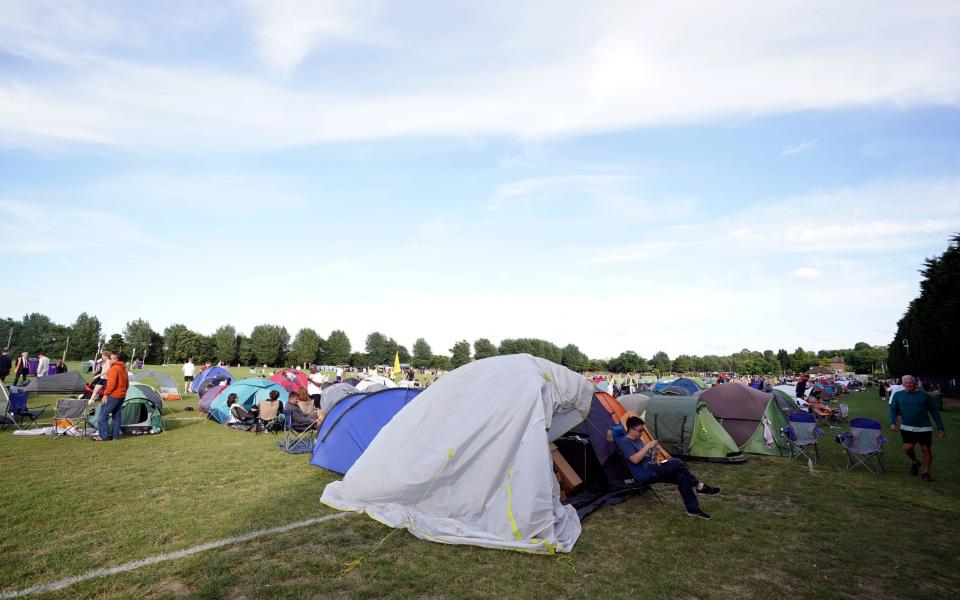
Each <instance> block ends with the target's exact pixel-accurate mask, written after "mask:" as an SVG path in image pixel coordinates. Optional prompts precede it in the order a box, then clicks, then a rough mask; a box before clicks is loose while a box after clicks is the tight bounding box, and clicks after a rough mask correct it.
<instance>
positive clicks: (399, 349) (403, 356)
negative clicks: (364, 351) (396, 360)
mask: <svg viewBox="0 0 960 600" xmlns="http://www.w3.org/2000/svg"><path fill="white" fill-rule="evenodd" d="M393 350H394V352H396V353H397V354H398V355H399V357H400V362H401V363H403V364H405V365H409V364H410V359H411V358H412V357H411V356H410V351H409V350H407V347H406V346H401V345H400V344H397V343H396V342H394V347H393ZM390 364H391V365H393V359H392V358H391V359H390Z"/></svg>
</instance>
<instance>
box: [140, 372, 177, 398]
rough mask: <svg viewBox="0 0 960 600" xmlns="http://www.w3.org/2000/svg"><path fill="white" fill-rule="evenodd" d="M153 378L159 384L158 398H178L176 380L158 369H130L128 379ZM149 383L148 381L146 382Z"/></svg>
mask: <svg viewBox="0 0 960 600" xmlns="http://www.w3.org/2000/svg"><path fill="white" fill-rule="evenodd" d="M145 379H153V380H154V381H156V382H157V383H158V384H159V385H158V386H157V389H158V390H159V392H160V398H161V399H163V400H180V389H179V388H178V387H177V384H176V382H175V381H174V380H173V378H172V377H170V376H169V375H165V374H163V373H160V372H159V371H132V372H130V381H144V380H145ZM146 383H148V385H149V382H146Z"/></svg>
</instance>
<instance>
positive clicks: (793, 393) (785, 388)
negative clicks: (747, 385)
mask: <svg viewBox="0 0 960 600" xmlns="http://www.w3.org/2000/svg"><path fill="white" fill-rule="evenodd" d="M773 389H775V390H780V391H781V392H785V393H786V394H788V395H789V396H790V397H791V398H793V399H794V401H795V402H796V403H797V406H798V407H800V408H801V409H804V410H806V408H807V405H808V403H807V401H806V400H805V399H803V398H797V388H796V386H793V385H775V386H773Z"/></svg>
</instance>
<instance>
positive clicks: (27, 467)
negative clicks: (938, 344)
mask: <svg viewBox="0 0 960 600" xmlns="http://www.w3.org/2000/svg"><path fill="white" fill-rule="evenodd" d="M164 370H165V371H166V372H169V373H172V374H176V373H178V372H179V367H167V368H165V369H164ZM236 371H237V373H236V374H238V375H240V376H243V377H246V376H249V373H248V372H247V371H246V370H245V369H243V370H236ZM848 398H849V400H848V402H849V404H850V406H851V410H852V413H853V415H854V416H872V417H875V418H881V420H885V419H883V417H882V415H883V414H884V411H885V408H886V404H885V403H883V402H882V401H881V400H880V399H879V398H878V397H877V395H876V393H875V392H873V391H872V390H871V391H866V392H862V393H859V394H852V395H850V396H849V397H848ZM195 405H196V396H193V395H190V396H188V399H187V400H184V401H181V402H178V403H168V407H169V408H170V409H171V414H168V415H167V419H166V426H167V431H166V432H165V433H163V434H161V435H156V436H145V437H128V438H124V439H123V440H121V441H120V442H119V443H110V444H96V443H92V442H89V441H87V440H77V439H57V440H53V439H49V438H26V437H14V436H12V435H10V430H9V429H8V430H7V431H5V432H3V433H2V434H0V465H2V468H0V518H2V519H0V522H2V523H3V524H4V529H3V534H2V537H0V557H2V559H3V565H4V568H3V569H0V592H6V591H12V590H16V589H21V588H24V587H27V586H29V585H32V584H36V583H41V582H46V581H51V580H55V579H60V578H63V577H67V576H71V575H79V574H81V573H84V572H85V571H88V570H90V569H95V568H99V567H104V566H113V565H119V564H122V563H125V562H128V561H131V560H136V559H140V558H144V557H148V556H152V555H155V554H158V553H162V552H169V551H174V550H180V549H184V548H188V547H191V546H194V545H197V544H201V543H204V542H208V541H212V540H215V539H219V538H222V537H226V536H231V535H238V534H243V533H246V532H249V531H251V530H255V529H261V528H266V527H272V526H277V525H281V524H285V523H289V522H294V521H299V520H302V519H306V518H310V517H315V516H320V515H324V514H332V512H333V511H331V510H330V509H328V508H326V507H324V506H323V505H321V504H320V503H319V497H320V493H321V491H322V490H323V486H324V485H325V484H326V483H327V482H329V481H331V480H333V479H334V478H335V477H336V475H334V474H332V473H329V472H326V471H324V470H321V469H317V468H314V467H311V466H309V465H308V464H307V462H308V456H306V455H300V456H290V455H287V454H284V453H282V452H280V451H279V450H278V449H277V448H276V438H274V437H272V436H270V435H260V436H255V435H253V434H247V433H242V432H237V431H233V430H229V429H226V428H224V427H221V426H219V425H216V424H214V423H212V422H208V421H204V420H202V419H198V418H197V417H198V415H197V413H196V412H191V411H184V410H183V408H184V407H186V406H195ZM944 417H945V420H946V422H947V431H948V437H947V438H946V439H944V440H939V439H938V440H936V441H935V443H934V453H935V463H934V470H933V474H934V476H935V477H936V478H937V481H936V482H935V483H933V484H923V483H921V482H920V481H919V480H918V479H917V478H915V477H909V476H908V475H907V466H908V465H907V461H906V459H905V457H903V455H902V452H901V451H900V450H899V444H898V443H896V442H894V443H890V444H888V449H887V464H888V472H887V473H885V474H884V475H882V476H879V477H878V476H875V475H871V474H869V473H867V472H865V471H861V472H849V473H848V472H846V471H845V469H844V467H843V459H842V457H841V454H840V451H839V447H838V446H837V445H836V444H835V443H834V442H833V440H832V437H831V436H829V435H828V436H824V437H823V438H821V439H822V455H823V457H824V460H823V462H822V464H821V465H819V466H818V467H817V468H816V470H815V471H814V473H812V474H810V473H808V472H807V468H806V464H805V463H801V462H799V461H794V462H790V461H788V460H787V459H778V458H762V457H751V458H750V460H749V461H748V463H747V464H745V465H740V466H728V465H716V464H707V463H691V465H692V468H693V470H694V472H696V473H698V474H699V475H700V476H701V478H702V479H704V480H705V481H707V482H709V483H714V484H716V485H720V486H721V487H722V488H723V493H722V494H721V495H720V496H717V497H711V498H706V499H704V501H703V505H704V508H705V509H706V510H707V511H708V512H710V513H711V514H713V515H714V520H713V521H710V522H704V521H700V520H693V519H690V518H688V517H686V516H685V515H684V514H683V512H682V505H681V503H680V499H679V496H678V495H677V494H676V492H675V491H673V490H672V489H671V488H670V487H668V486H659V491H660V495H661V497H662V498H663V499H664V501H665V503H666V504H665V505H663V506H662V505H660V504H658V503H657V502H656V501H655V500H654V499H653V498H652V497H650V496H645V497H639V498H634V499H631V500H630V501H628V502H625V503H623V504H621V505H618V506H615V507H609V508H606V509H603V510H601V511H600V512H598V513H595V514H594V515H592V516H590V517H588V518H587V519H586V520H585V521H584V523H583V535H582V536H581V538H580V540H579V542H578V543H577V545H576V547H575V548H574V551H573V553H571V554H569V555H563V556H560V557H549V556H536V555H526V554H520V553H515V552H507V551H497V550H487V549H482V548H474V547H467V546H445V545H440V544H434V543H430V542H424V541H421V540H418V539H416V538H414V537H413V536H411V535H410V534H408V533H406V532H405V531H398V532H396V533H392V532H393V531H394V530H391V529H388V528H386V527H384V526H382V525H380V524H378V523H375V522H373V521H372V520H370V519H368V518H366V517H360V516H355V515H352V516H347V517H346V518H344V519H337V520H332V521H327V522H324V523H321V524H319V525H316V526H314V527H311V528H309V529H298V530H295V531H292V532H289V533H285V534H280V535H275V536H271V537H268V538H262V539H259V540H255V541H251V542H247V543H243V544H237V545H234V546H229V547H226V548H221V549H218V550H211V551H208V552H205V553H202V554H198V555H195V556H192V557H189V558H186V559H182V560H179V561H170V562H166V563H163V564H160V565H156V566H152V567H146V568H142V569H139V570H136V571H134V572H130V573H127V574H123V575H117V576H113V577H109V578H101V579H96V580H92V581H88V582H84V583H81V584H78V585H75V586H73V587H70V588H67V589H65V590H62V591H60V592H56V593H52V594H46V595H44V596H43V597H50V598H77V597H96V598H130V597H143V598H176V597H202V598H305V597H328V596H333V597H361V598H377V597H396V598H403V597H418V596H426V597H453V598H476V597H489V596H493V595H497V596H503V597H528V596H540V597H561V598H567V597H571V598H572V597H584V596H590V597H606V598H620V597H627V596H631V597H643V598H646V597H659V598H776V597H781V596H792V597H799V598H855V597H860V596H865V595H869V596H871V597H876V598H896V597H903V598H945V597H953V596H954V595H955V594H956V590H957V589H958V587H960V573H958V569H957V567H958V559H957V556H956V539H957V537H958V532H960V495H958V492H960V477H958V470H957V467H956V465H957V462H958V458H960V447H958V446H960V444H958V443H957V437H956V436H957V435H958V433H957V432H958V425H960V412H958V411H956V410H954V411H948V412H946V413H944ZM888 436H889V437H892V438H896V437H897V436H893V435H890V434H889V433H888ZM464 485H465V486H469V482H464ZM391 533H392V534H391ZM358 559H362V560H359V562H358ZM348 565H349V566H348ZM38 597H39V596H38Z"/></svg>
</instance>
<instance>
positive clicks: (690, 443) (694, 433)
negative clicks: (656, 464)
mask: <svg viewBox="0 0 960 600" xmlns="http://www.w3.org/2000/svg"><path fill="white" fill-rule="evenodd" d="M643 418H644V421H646V427H647V430H648V431H649V432H650V435H652V436H653V437H654V438H655V439H657V440H659V441H660V443H661V444H662V445H663V447H664V449H665V450H666V451H667V452H669V453H670V454H673V455H674V456H677V457H682V458H696V459H700V460H708V461H713V462H725V463H740V462H744V461H745V460H747V458H746V457H745V456H744V455H743V453H742V452H741V451H740V449H739V448H737V444H736V443H734V441H733V439H732V438H731V437H730V435H729V434H727V432H726V431H724V429H723V427H722V426H721V425H720V423H718V422H717V420H716V419H715V418H714V417H713V415H712V414H711V413H710V411H709V410H708V409H707V405H706V404H704V402H703V401H701V400H700V399H699V398H694V397H692V396H653V397H651V398H650V401H649V402H648V403H647V408H646V411H645V412H644V417H643Z"/></svg>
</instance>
